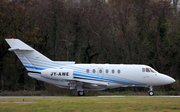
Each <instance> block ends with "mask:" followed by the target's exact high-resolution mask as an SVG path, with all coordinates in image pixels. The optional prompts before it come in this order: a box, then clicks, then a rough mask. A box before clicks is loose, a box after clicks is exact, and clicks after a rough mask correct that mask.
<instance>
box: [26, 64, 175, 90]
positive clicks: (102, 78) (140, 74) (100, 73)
mask: <svg viewBox="0 0 180 112" xmlns="http://www.w3.org/2000/svg"><path fill="white" fill-rule="evenodd" d="M57 69H69V70H73V71H74V74H73V75H74V76H73V79H72V81H73V80H75V81H79V80H80V81H81V80H83V81H85V82H88V81H90V82H91V81H99V82H104V83H107V86H102V87H101V86H100V87H97V86H98V85H97V86H96V85H92V84H91V85H90V86H91V87H89V90H93V88H94V89H95V90H103V89H106V88H116V87H128V86H137V87H148V86H159V85H166V84H170V83H172V82H174V81H175V80H174V79H173V78H171V77H169V76H167V75H164V74H161V73H158V72H156V71H155V70H154V69H152V68H151V67H149V66H147V65H124V64H119V65H118V64H72V65H64V66H60V67H57V68H56V69H55V70H57ZM146 69H148V71H146ZM143 70H144V71H143ZM151 70H152V71H151ZM29 76H31V77H33V78H36V79H38V80H42V81H45V82H48V83H52V84H54V85H56V86H58V87H64V88H69V81H64V80H63V79H62V80H60V79H59V77H61V76H59V75H56V76H52V77H53V78H44V77H41V76H40V75H37V74H36V75H35V74H31V75H29ZM90 82H89V83H90ZM84 89H87V88H84Z"/></svg>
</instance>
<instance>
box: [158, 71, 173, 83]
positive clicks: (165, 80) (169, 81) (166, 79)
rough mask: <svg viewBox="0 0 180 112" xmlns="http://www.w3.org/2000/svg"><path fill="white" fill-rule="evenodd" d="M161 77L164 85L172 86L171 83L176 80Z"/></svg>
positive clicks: (165, 76)
mask: <svg viewBox="0 0 180 112" xmlns="http://www.w3.org/2000/svg"><path fill="white" fill-rule="evenodd" d="M160 75H161V78H162V79H163V80H162V81H163V83H164V85H166V84H171V83H174V82H175V80H174V79H173V78H172V77H170V76H167V75H164V74H160Z"/></svg>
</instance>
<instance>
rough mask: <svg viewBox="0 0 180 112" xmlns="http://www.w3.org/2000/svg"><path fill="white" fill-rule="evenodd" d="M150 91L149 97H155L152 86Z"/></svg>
mask: <svg viewBox="0 0 180 112" xmlns="http://www.w3.org/2000/svg"><path fill="white" fill-rule="evenodd" d="M149 89H150V90H149V91H148V93H149V96H153V95H154V92H153V87H152V86H150V87H149Z"/></svg>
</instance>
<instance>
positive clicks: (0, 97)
mask: <svg viewBox="0 0 180 112" xmlns="http://www.w3.org/2000/svg"><path fill="white" fill-rule="evenodd" d="M54 97H79V96H0V99H2V98H54ZM84 97H180V96H138V95H137V96H136V95H135V96H130V95H129V96H124V95H106V96H84Z"/></svg>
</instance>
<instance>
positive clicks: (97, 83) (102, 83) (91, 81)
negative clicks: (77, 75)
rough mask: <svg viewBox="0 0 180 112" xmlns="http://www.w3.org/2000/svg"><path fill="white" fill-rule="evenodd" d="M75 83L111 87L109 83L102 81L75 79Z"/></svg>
mask: <svg viewBox="0 0 180 112" xmlns="http://www.w3.org/2000/svg"><path fill="white" fill-rule="evenodd" d="M74 81H79V82H85V83H89V84H96V85H104V86H107V85H109V83H108V82H100V81H95V80H88V79H74Z"/></svg>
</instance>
